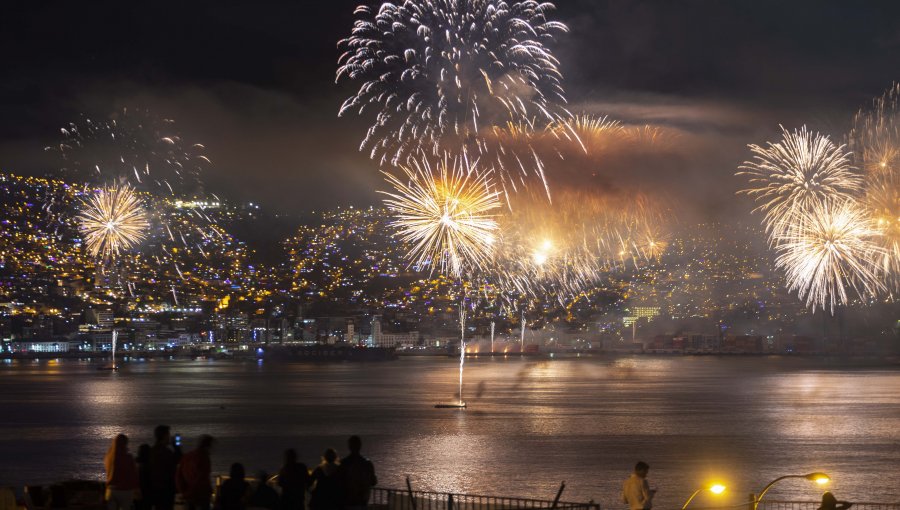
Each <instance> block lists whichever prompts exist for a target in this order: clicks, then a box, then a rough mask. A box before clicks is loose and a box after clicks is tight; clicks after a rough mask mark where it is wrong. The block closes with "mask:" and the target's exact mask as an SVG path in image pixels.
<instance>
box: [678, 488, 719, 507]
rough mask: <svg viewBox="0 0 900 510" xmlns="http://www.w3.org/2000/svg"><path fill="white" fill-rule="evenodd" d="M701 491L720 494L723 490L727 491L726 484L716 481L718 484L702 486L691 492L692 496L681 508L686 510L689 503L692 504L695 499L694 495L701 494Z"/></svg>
mask: <svg viewBox="0 0 900 510" xmlns="http://www.w3.org/2000/svg"><path fill="white" fill-rule="evenodd" d="M701 491H709V492H712V493H713V494H715V495H717V496H718V495H719V494H722V493H723V492H725V486H724V485H722V484H718V483H716V484H713V485H709V486H706V487H700V488H699V489H697V490H695V491H694V493H693V494H691V497H689V498H688V499H687V501H685V502H684V505H683V506H682V507H681V510H685V509H686V508H687V507H688V505H690V504H691V501H693V500H694V496H696V495H697V494H700V492H701Z"/></svg>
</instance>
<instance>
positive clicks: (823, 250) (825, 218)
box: [775, 200, 884, 313]
mask: <svg viewBox="0 0 900 510" xmlns="http://www.w3.org/2000/svg"><path fill="white" fill-rule="evenodd" d="M792 214H794V215H793V216H792V217H791V218H790V219H789V221H788V222H786V223H787V225H786V226H785V227H784V228H782V229H780V230H779V232H778V234H777V240H776V244H775V246H776V250H777V252H778V258H777V259H776V266H777V267H778V268H780V269H783V270H784V271H785V275H786V278H787V285H788V289H789V290H790V291H791V292H794V291H796V292H797V293H798V294H799V296H800V298H801V299H803V300H805V301H806V304H807V306H809V307H810V308H813V309H814V308H816V307H821V308H822V309H823V310H825V309H830V310H831V312H832V313H834V308H835V306H837V305H841V304H847V303H849V298H848V295H847V289H848V288H852V289H853V290H854V291H855V292H856V294H857V295H858V296H859V297H860V299H865V298H867V297H870V296H873V295H875V294H876V293H877V292H878V291H880V290H883V289H884V286H883V285H882V283H881V282H880V280H879V276H878V271H877V262H878V260H879V258H880V256H881V255H882V253H881V252H882V249H881V248H880V246H879V245H878V244H877V241H876V240H877V238H878V235H879V234H878V231H877V230H876V228H875V225H874V223H873V222H872V220H871V218H870V217H869V215H868V214H867V213H866V211H865V210H864V209H863V208H861V207H860V206H859V205H857V204H856V203H855V202H854V201H852V200H843V201H839V202H836V201H832V200H823V201H820V202H812V203H810V207H809V208H806V207H804V208H801V209H798V210H797V212H796V213H792Z"/></svg>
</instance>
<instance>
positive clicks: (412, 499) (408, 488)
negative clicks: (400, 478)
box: [406, 476, 416, 510]
mask: <svg viewBox="0 0 900 510" xmlns="http://www.w3.org/2000/svg"><path fill="white" fill-rule="evenodd" d="M406 493H407V494H409V504H410V506H412V510H416V498H415V497H413V490H412V484H411V483H409V477H408V476H407V477H406Z"/></svg>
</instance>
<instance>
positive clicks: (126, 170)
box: [45, 109, 209, 196]
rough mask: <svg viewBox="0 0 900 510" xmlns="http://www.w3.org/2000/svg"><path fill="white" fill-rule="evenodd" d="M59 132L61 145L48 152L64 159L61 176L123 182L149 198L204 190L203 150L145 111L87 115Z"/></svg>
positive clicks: (94, 181) (205, 160) (206, 160)
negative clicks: (201, 188) (202, 176)
mask: <svg viewBox="0 0 900 510" xmlns="http://www.w3.org/2000/svg"><path fill="white" fill-rule="evenodd" d="M60 131H61V132H62V135H63V140H62V141H60V142H59V143H58V144H57V145H55V146H51V147H47V148H45V150H46V151H50V152H57V153H58V154H59V155H60V157H61V159H62V164H63V168H62V173H63V175H65V176H66V177H67V178H70V179H73V180H75V181H79V182H86V183H89V184H91V185H94V184H97V183H101V182H110V181H113V180H115V181H118V182H122V181H125V182H128V183H130V184H131V185H132V186H133V187H134V188H135V189H139V190H142V191H146V192H149V193H154V194H161V195H163V196H182V195H184V194H185V193H188V194H190V193H192V192H194V191H196V190H197V189H199V188H200V178H201V174H202V173H203V171H204V170H205V169H206V168H207V167H208V166H209V158H207V157H206V156H205V155H204V154H203V152H204V151H205V147H204V146H203V145H201V144H189V143H187V142H185V141H184V140H183V139H182V138H181V136H180V135H179V134H178V131H177V130H176V129H175V123H174V121H172V120H171V119H160V118H158V117H156V116H154V115H152V114H151V113H150V112H148V111H146V110H129V109H122V110H121V111H117V112H115V113H114V114H112V115H110V116H109V117H108V118H106V119H91V118H88V117H85V116H83V117H81V118H80V119H79V120H78V121H77V122H70V123H69V124H68V125H67V126H66V127H64V128H62V129H61V130H60Z"/></svg>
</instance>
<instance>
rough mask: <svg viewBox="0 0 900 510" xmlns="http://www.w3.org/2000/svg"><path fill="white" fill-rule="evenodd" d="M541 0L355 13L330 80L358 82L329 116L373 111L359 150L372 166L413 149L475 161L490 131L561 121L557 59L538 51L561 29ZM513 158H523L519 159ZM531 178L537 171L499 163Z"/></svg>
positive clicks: (459, 0)
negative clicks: (463, 152)
mask: <svg viewBox="0 0 900 510" xmlns="http://www.w3.org/2000/svg"><path fill="white" fill-rule="evenodd" d="M553 9H554V6H553V4H551V3H549V2H543V3H539V2H537V1H533V0H511V1H506V0H423V1H413V0H404V1H402V2H399V3H397V4H392V3H383V4H382V5H381V7H379V8H377V9H374V8H370V7H367V6H360V7H358V8H357V9H356V15H357V20H356V22H355V23H354V27H353V31H352V35H351V36H350V37H348V38H346V39H343V40H341V41H340V42H339V43H338V46H339V48H341V49H342V50H343V51H344V53H343V54H342V55H341V56H340V58H339V60H338V70H337V76H336V81H338V82H339V81H341V80H342V79H345V78H346V79H348V80H352V81H358V82H361V85H360V87H359V89H358V90H357V92H356V93H355V94H354V95H352V96H350V97H349V98H348V99H347V100H346V101H344V103H343V105H342V106H341V108H340V112H339V115H345V114H348V113H351V112H352V113H357V114H359V115H363V114H364V113H365V112H366V110H368V109H373V110H376V111H377V113H376V115H375V122H374V123H373V124H372V126H371V127H370V128H369V130H368V132H367V134H366V136H365V138H364V139H363V141H362V143H361V145H360V148H361V150H369V151H370V156H371V157H372V158H373V159H380V161H381V162H382V163H388V162H389V163H391V164H399V163H409V162H410V160H411V158H417V157H418V153H419V152H420V151H423V152H425V153H427V154H430V155H432V156H439V155H440V154H442V153H443V152H444V151H445V150H451V151H453V152H457V153H458V152H459V151H460V150H461V147H462V148H465V149H466V150H468V151H469V153H470V154H471V155H473V156H474V155H475V154H478V155H483V154H484V147H483V144H484V140H483V139H482V136H483V135H484V134H485V133H489V132H490V128H491V127H492V126H500V125H505V124H506V123H507V122H511V123H513V124H527V125H529V126H534V124H535V122H536V119H538V121H541V120H542V121H543V122H545V123H549V122H552V121H554V120H557V119H558V118H560V115H567V113H565V110H564V109H563V108H561V107H559V106H557V105H561V104H564V103H565V97H564V92H563V88H562V84H561V83H562V75H561V73H560V70H559V62H558V61H557V60H556V58H555V57H554V56H553V53H552V52H551V51H550V49H549V47H548V44H550V43H551V42H552V41H553V39H554V37H555V36H556V35H557V34H559V33H563V32H565V31H567V28H566V26H565V25H563V24H562V23H559V22H555V21H551V20H549V19H548V13H549V11H551V10H553ZM520 159H522V160H523V161H524V160H525V159H526V158H520ZM513 169H517V170H520V171H521V172H523V174H524V173H531V174H535V175H538V176H539V177H540V178H541V179H543V174H542V169H541V168H540V166H539V165H538V166H534V165H532V164H530V163H528V164H523V165H521V166H517V167H506V166H499V167H497V168H496V169H495V170H497V172H498V174H499V179H500V181H501V182H502V183H505V182H507V181H511V180H512V177H511V175H508V172H510V171H513Z"/></svg>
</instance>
